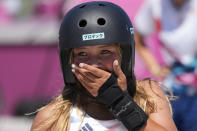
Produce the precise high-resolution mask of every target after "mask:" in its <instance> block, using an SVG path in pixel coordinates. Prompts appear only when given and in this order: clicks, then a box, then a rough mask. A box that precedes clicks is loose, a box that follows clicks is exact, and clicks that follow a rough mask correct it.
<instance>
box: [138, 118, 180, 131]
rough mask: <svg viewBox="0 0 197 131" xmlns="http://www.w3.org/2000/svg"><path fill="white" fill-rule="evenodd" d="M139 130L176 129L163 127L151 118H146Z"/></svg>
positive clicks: (170, 130) (167, 130)
mask: <svg viewBox="0 0 197 131" xmlns="http://www.w3.org/2000/svg"><path fill="white" fill-rule="evenodd" d="M140 131H177V130H176V129H166V128H165V127H163V126H161V125H159V124H158V123H156V122H155V121H153V120H152V119H151V118H148V120H147V123H146V125H145V126H144V127H142V128H141V130H140Z"/></svg>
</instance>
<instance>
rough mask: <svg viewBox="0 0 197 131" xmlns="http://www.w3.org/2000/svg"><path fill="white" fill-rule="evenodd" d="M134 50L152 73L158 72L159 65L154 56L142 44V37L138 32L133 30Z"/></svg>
mask: <svg viewBox="0 0 197 131" xmlns="http://www.w3.org/2000/svg"><path fill="white" fill-rule="evenodd" d="M135 41H136V50H137V52H138V54H139V55H140V56H141V58H142V59H143V61H144V62H145V64H146V66H147V67H148V69H149V70H150V71H151V73H152V74H154V75H156V74H157V73H158V72H159V69H160V65H159V63H158V62H157V60H156V58H155V57H154V56H153V55H152V54H151V52H150V51H149V50H148V49H147V47H146V46H145V44H144V38H143V36H142V35H140V34H139V33H138V32H135Z"/></svg>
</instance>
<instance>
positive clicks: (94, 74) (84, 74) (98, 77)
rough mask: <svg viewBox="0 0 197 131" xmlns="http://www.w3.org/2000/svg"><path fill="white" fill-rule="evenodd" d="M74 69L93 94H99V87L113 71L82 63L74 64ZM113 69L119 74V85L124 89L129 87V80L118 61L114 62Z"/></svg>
mask: <svg viewBox="0 0 197 131" xmlns="http://www.w3.org/2000/svg"><path fill="white" fill-rule="evenodd" d="M72 68H73V69H72V71H73V73H74V74H75V76H76V77H77V79H78V80H79V81H80V83H81V84H82V85H83V86H84V87H85V88H86V90H87V91H88V92H89V93H90V94H91V95H92V96H95V97H96V96H97V95H98V90H99V88H100V87H101V86H102V85H103V84H104V83H105V82H106V81H107V80H108V78H109V77H110V75H111V73H109V72H107V71H104V70H102V69H99V68H96V67H94V66H91V65H88V64H85V63H80V64H79V67H78V66H74V65H72ZM113 70H114V73H115V74H116V75H117V82H118V85H119V86H120V88H121V89H122V90H126V89H127V81H126V77H125V75H124V73H123V72H122V70H121V67H120V65H119V64H118V61H117V60H115V61H114V62H113Z"/></svg>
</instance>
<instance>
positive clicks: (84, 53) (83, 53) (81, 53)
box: [77, 52, 87, 56]
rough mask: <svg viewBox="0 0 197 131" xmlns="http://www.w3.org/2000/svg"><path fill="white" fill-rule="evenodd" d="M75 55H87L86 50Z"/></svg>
mask: <svg viewBox="0 0 197 131" xmlns="http://www.w3.org/2000/svg"><path fill="white" fill-rule="evenodd" d="M77 55H78V56H87V53H86V52H79V53H78V54H77Z"/></svg>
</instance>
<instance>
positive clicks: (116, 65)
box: [113, 60, 123, 77]
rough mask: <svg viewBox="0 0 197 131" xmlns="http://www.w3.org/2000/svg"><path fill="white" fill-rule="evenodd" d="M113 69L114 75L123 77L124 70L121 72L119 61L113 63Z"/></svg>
mask: <svg viewBox="0 0 197 131" xmlns="http://www.w3.org/2000/svg"><path fill="white" fill-rule="evenodd" d="M113 69H114V73H115V74H116V75H117V76H118V77H120V76H121V75H122V73H123V72H122V70H121V67H120V64H119V62H118V60H114V62H113Z"/></svg>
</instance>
